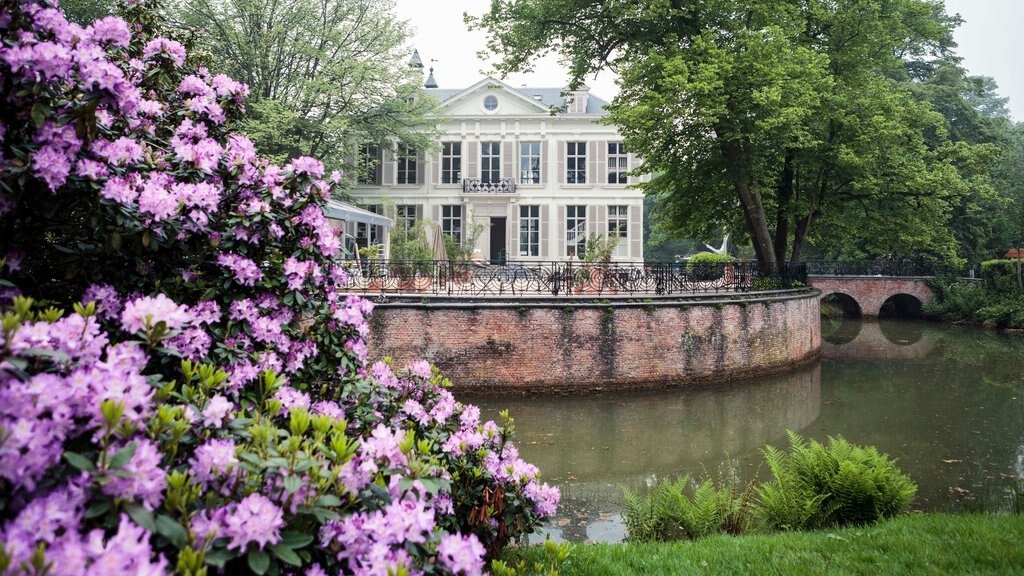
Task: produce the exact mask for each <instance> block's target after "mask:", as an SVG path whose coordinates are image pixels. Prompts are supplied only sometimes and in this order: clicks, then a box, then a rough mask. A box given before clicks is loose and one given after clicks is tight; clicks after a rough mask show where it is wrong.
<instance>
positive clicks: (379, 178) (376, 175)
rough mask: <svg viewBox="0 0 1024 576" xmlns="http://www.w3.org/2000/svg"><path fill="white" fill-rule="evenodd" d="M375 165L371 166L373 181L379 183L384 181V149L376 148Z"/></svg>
mask: <svg viewBox="0 0 1024 576" xmlns="http://www.w3.org/2000/svg"><path fill="white" fill-rule="evenodd" d="M376 160H377V165H376V166H375V167H374V168H373V183H374V184H377V185H380V184H381V183H382V182H383V181H384V175H383V172H384V150H383V149H377V158H376Z"/></svg>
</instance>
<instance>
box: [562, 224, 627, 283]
mask: <svg viewBox="0 0 1024 576" xmlns="http://www.w3.org/2000/svg"><path fill="white" fill-rule="evenodd" d="M618 244H619V238H618V237H617V236H601V235H600V234H589V235H587V238H586V240H585V248H584V250H583V253H582V254H581V255H580V257H579V258H580V260H581V261H582V262H583V264H582V265H581V266H580V268H579V269H577V270H576V271H575V272H574V273H573V283H574V285H575V286H576V291H577V294H586V293H598V294H600V293H615V292H616V288H615V286H614V285H613V284H612V283H611V282H610V281H609V269H610V267H611V263H612V254H614V253H615V247H616V246H618Z"/></svg>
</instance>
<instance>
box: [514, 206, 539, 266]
mask: <svg viewBox="0 0 1024 576" xmlns="http://www.w3.org/2000/svg"><path fill="white" fill-rule="evenodd" d="M519 255H520V256H540V206H520V207H519Z"/></svg>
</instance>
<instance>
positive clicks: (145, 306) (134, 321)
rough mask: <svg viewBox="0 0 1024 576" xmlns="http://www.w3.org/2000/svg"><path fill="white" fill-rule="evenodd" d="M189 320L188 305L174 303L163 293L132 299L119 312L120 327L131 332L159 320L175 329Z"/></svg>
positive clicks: (147, 326)
mask: <svg viewBox="0 0 1024 576" xmlns="http://www.w3.org/2000/svg"><path fill="white" fill-rule="evenodd" d="M191 321H192V315H191V314H189V311H188V307H186V306H181V305H178V304H176V303H175V302H174V301H173V300H171V299H170V298H168V297H167V296H164V295H163V294H157V295H156V296H155V297H149V296H145V297H142V298H138V299H135V300H132V301H131V302H128V303H127V304H125V306H124V311H123V312H121V327H123V328H124V330H125V332H129V333H131V334H135V333H137V332H142V331H145V330H148V329H149V328H151V327H153V326H156V325H157V324H158V323H159V322H163V323H165V324H166V325H167V327H168V328H170V329H171V330H176V329H178V328H181V327H182V326H184V325H185V324H187V323H189V322H191Z"/></svg>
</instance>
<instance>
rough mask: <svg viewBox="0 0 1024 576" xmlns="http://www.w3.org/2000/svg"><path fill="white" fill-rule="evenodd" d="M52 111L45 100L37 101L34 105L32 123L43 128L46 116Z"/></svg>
mask: <svg viewBox="0 0 1024 576" xmlns="http://www.w3.org/2000/svg"><path fill="white" fill-rule="evenodd" d="M49 112H50V107H49V106H47V105H46V104H45V103H43V102H36V103H35V104H33V105H32V112H31V114H32V123H33V124H35V125H36V128H42V126H43V124H45V123H46V116H47V114H48V113H49Z"/></svg>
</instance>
